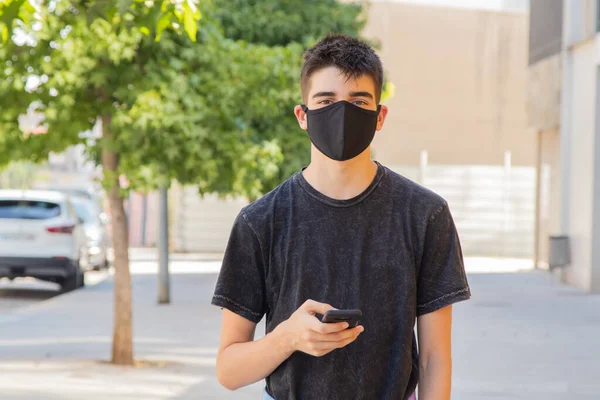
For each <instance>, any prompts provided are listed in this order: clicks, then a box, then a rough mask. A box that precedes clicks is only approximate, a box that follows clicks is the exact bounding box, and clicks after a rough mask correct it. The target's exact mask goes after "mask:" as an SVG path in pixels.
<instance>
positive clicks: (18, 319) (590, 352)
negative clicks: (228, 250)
mask: <svg viewBox="0 0 600 400" xmlns="http://www.w3.org/2000/svg"><path fill="white" fill-rule="evenodd" d="M145 262H150V261H145ZM197 263H199V264H202V262H200V261H198V262H197ZM140 265H144V264H143V263H142V264H136V263H134V264H133V265H132V269H133V270H134V272H135V271H138V272H139V271H141V273H135V274H134V278H133V290H134V323H135V328H134V329H135V330H134V335H135V353H136V357H137V359H139V360H142V361H148V362H154V363H155V365H153V366H147V367H144V368H122V367H113V366H110V365H107V364H104V363H101V362H100V361H106V360H108V359H109V357H110V348H111V334H112V284H113V282H112V278H109V279H107V280H106V281H104V282H101V283H99V284H97V285H95V286H93V287H89V288H86V289H84V290H80V291H76V292H74V293H70V294H67V295H63V296H58V297H55V298H52V299H50V300H47V301H44V302H42V303H39V304H36V305H34V306H32V307H28V308H24V309H21V310H17V311H15V312H13V313H9V314H3V316H2V317H0V398H2V399H47V400H57V399H91V400H99V399H108V398H110V399H123V400H129V399H148V400H157V399H181V400H184V399H199V398H200V399H259V398H260V391H261V388H262V384H260V383H259V384H256V385H254V386H252V387H248V388H244V389H242V390H240V391H237V392H235V393H230V392H228V391H226V390H225V389H223V388H221V387H220V386H219V384H218V382H217V381H216V379H215V378H214V376H215V372H214V368H215V355H216V351H217V346H218V334H219V327H220V310H218V309H217V308H215V307H212V306H210V305H209V301H210V297H211V294H212V290H213V287H214V283H215V280H216V275H215V274H214V273H212V272H208V271H210V270H212V267H203V266H202V265H199V266H198V268H197V269H195V270H193V269H191V268H190V266H189V265H188V264H187V262H184V261H182V262H181V263H179V262H174V263H173V275H172V304H171V305H168V306H158V305H157V304H156V277H155V275H153V274H151V272H152V271H151V270H148V267H147V266H146V267H143V268H142V267H140ZM155 269H156V268H155V267H154V270H155ZM202 271H206V272H205V273H199V272H202ZM470 283H471V287H472V291H473V299H472V300H471V301H469V302H466V303H461V304H458V305H456V306H455V314H454V315H455V318H454V344H453V345H454V354H453V357H454V390H453V398H454V399H459V400H463V399H464V400H475V399H477V400H480V399H527V400H537V399H539V400H541V399H544V400H554V399H556V400H558V399H561V400H562V399H565V398H569V399H583V400H588V399H589V400H591V399H597V398H599V395H598V394H599V393H600V383H599V382H598V377H599V376H600V362H599V361H598V360H600V343H599V342H600V311H599V310H600V296H590V295H586V294H583V293H581V292H579V291H577V290H574V289H570V288H567V287H564V286H562V285H560V284H558V283H555V282H554V280H553V279H552V277H551V276H549V275H547V274H546V273H544V272H516V273H473V274H470ZM262 329H263V328H262V323H261V328H260V332H259V335H260V334H262Z"/></svg>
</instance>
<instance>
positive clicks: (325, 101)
mask: <svg viewBox="0 0 600 400" xmlns="http://www.w3.org/2000/svg"><path fill="white" fill-rule="evenodd" d="M319 104H323V105H327V104H332V103H331V100H321V101H320V102H319Z"/></svg>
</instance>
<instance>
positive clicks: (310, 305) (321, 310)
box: [301, 300, 336, 314]
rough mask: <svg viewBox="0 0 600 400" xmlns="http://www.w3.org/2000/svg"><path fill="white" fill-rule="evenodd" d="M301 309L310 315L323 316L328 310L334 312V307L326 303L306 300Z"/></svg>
mask: <svg viewBox="0 0 600 400" xmlns="http://www.w3.org/2000/svg"><path fill="white" fill-rule="evenodd" d="M301 308H303V309H304V310H306V311H308V312H309V313H311V314H325V313H326V312H327V311H329V310H336V308H335V307H333V306H331V305H329V304H327V303H319V302H318V301H314V300H306V302H305V303H304V304H303V305H302V307H301Z"/></svg>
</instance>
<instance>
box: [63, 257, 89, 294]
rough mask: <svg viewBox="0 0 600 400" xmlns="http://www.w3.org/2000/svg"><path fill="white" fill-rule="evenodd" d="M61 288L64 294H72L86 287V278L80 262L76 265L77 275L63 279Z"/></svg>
mask: <svg viewBox="0 0 600 400" xmlns="http://www.w3.org/2000/svg"><path fill="white" fill-rule="evenodd" d="M61 286H62V291H63V292H71V291H73V290H75V289H78V288H81V287H84V286H85V276H84V273H83V271H82V270H81V267H80V266H79V262H77V263H76V264H75V273H74V274H72V275H70V276H68V277H66V278H65V279H63V281H62V282H61Z"/></svg>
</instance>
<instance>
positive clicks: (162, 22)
mask: <svg viewBox="0 0 600 400" xmlns="http://www.w3.org/2000/svg"><path fill="white" fill-rule="evenodd" d="M172 17H173V13H171V12H168V13H166V14H163V16H162V17H160V19H159V20H158V23H157V24H156V39H155V40H156V41H157V42H158V41H160V37H161V35H162V33H163V31H164V30H165V29H167V28H168V27H170V26H171V18H172Z"/></svg>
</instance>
